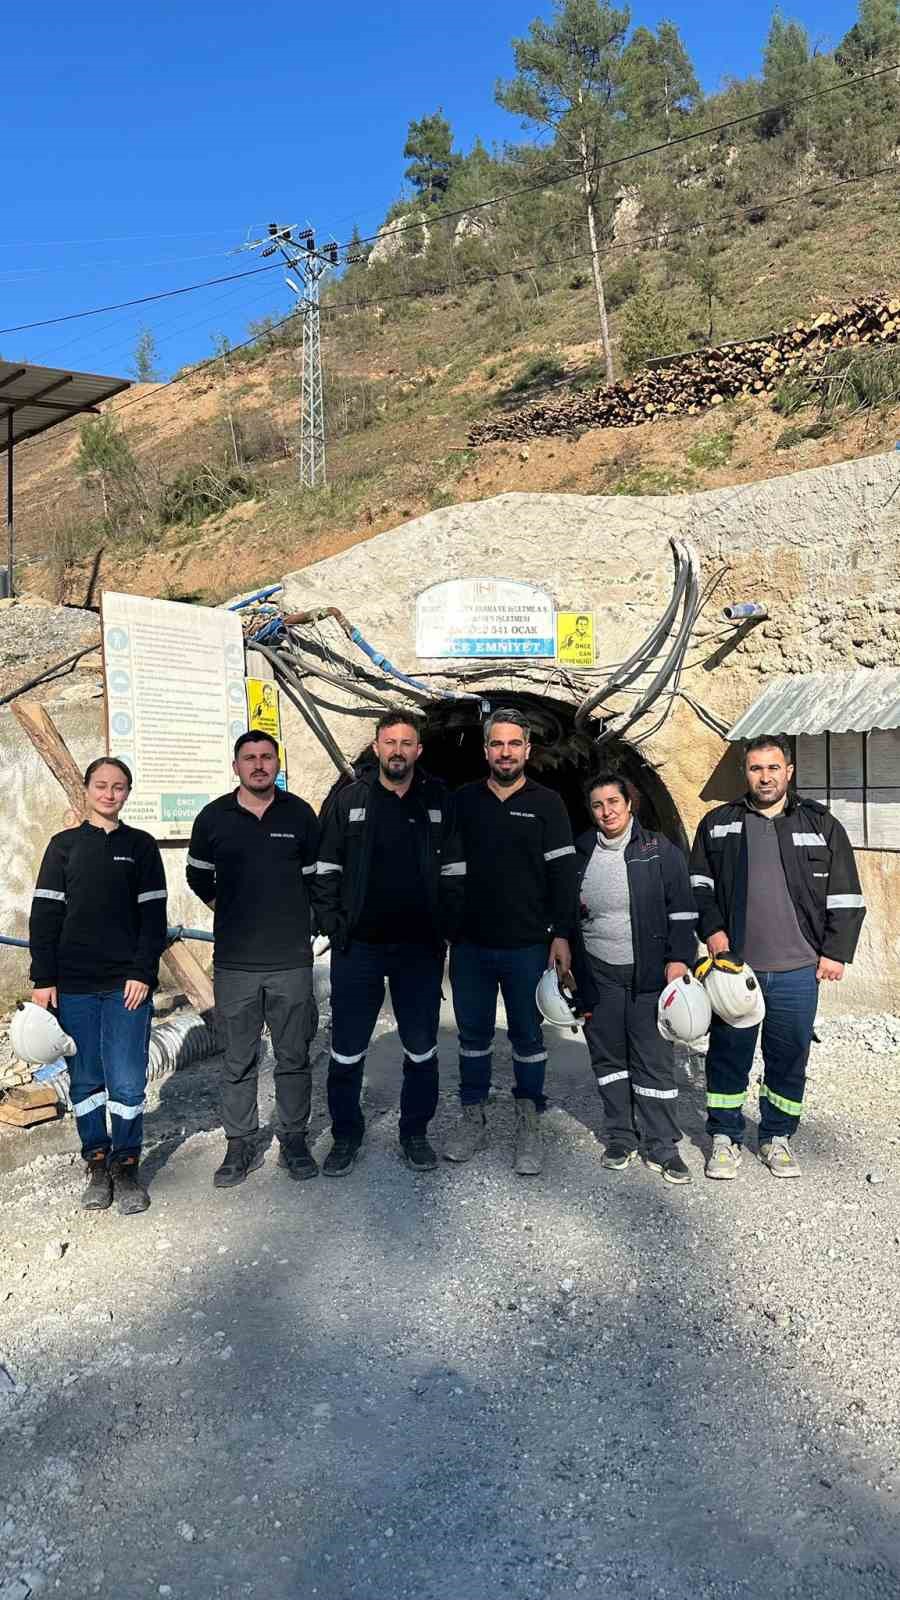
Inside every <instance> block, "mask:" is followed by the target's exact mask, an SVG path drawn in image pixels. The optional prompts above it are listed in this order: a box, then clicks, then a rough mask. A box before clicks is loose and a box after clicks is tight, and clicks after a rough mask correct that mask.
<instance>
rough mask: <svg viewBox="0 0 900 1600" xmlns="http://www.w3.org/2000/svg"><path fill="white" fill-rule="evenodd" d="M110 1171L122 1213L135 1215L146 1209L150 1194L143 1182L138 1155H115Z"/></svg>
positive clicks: (129, 1215) (128, 1215)
mask: <svg viewBox="0 0 900 1600" xmlns="http://www.w3.org/2000/svg"><path fill="white" fill-rule="evenodd" d="M109 1171H110V1176H111V1178H112V1181H113V1187H114V1189H115V1191H116V1203H117V1205H118V1208H119V1211H120V1213H121V1215H122V1216H123V1217H134V1216H136V1215H137V1213H138V1212H139V1211H146V1210H147V1207H148V1206H149V1204H150V1196H149V1194H148V1193H147V1191H146V1189H145V1188H144V1185H143V1184H142V1183H141V1179H140V1169H139V1166H138V1157H137V1156H113V1158H112V1160H111V1161H110V1163H109Z"/></svg>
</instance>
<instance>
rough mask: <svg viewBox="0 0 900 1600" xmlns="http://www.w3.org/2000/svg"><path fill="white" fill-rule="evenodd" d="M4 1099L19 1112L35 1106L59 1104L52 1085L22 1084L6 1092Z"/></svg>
mask: <svg viewBox="0 0 900 1600" xmlns="http://www.w3.org/2000/svg"><path fill="white" fill-rule="evenodd" d="M6 1099H7V1101H8V1103H9V1104H11V1105H14V1106H17V1107H18V1109H19V1110H20V1111H27V1110H28V1109H29V1108H31V1107H35V1106H55V1105H58V1104H59V1096H58V1095H57V1093H56V1090H55V1089H54V1087H53V1085H52V1083H22V1084H19V1085H18V1087H17V1088H15V1089H9V1090H7V1094H6Z"/></svg>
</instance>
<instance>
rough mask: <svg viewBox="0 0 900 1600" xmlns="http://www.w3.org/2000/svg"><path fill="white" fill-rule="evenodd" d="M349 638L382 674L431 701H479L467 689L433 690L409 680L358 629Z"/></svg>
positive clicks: (413, 679) (407, 675)
mask: <svg viewBox="0 0 900 1600" xmlns="http://www.w3.org/2000/svg"><path fill="white" fill-rule="evenodd" d="M350 638H351V640H352V641H353V643H354V644H355V645H358V646H359V648H360V650H362V651H363V652H364V654H365V655H367V656H368V657H369V660H370V661H374V663H375V665H376V667H380V668H381V671H382V672H385V673H387V674H388V675H389V676H390V677H392V678H397V679H398V680H399V681H400V683H408V684H409V685H410V688H412V689H420V690H422V691H423V692H424V693H425V694H427V695H430V696H431V698H432V699H436V700H479V701H480V699H481V696H480V695H477V694H473V693H472V691H471V690H468V689H460V690H456V689H435V688H434V686H433V685H432V684H430V683H424V682H423V680H422V679H421V678H411V677H410V675H409V673H408V672H401V671H400V668H399V667H395V666H394V663H393V662H392V661H389V660H388V658H387V656H385V655H382V653H381V651H380V650H376V649H375V646H374V645H371V644H369V643H368V641H367V640H366V639H364V638H363V636H362V634H361V633H360V631H359V629H358V628H351V629H350Z"/></svg>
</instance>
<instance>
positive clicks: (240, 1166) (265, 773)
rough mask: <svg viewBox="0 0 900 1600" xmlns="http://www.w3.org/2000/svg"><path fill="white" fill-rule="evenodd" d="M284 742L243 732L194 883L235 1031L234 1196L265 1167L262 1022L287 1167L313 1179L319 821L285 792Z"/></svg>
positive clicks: (198, 849)
mask: <svg viewBox="0 0 900 1600" xmlns="http://www.w3.org/2000/svg"><path fill="white" fill-rule="evenodd" d="M278 766H279V762H278V745H277V743H276V741H275V739H273V737H272V735H271V734H269V733H259V732H251V733H242V734H241V736H240V738H239V739H238V740H237V743H236V744H235V747H234V771H235V775H236V777H237V779H238V787H237V789H235V790H234V792H233V793H232V794H226V795H222V797H221V798H220V799H219V800H213V801H212V802H211V803H210V805H208V806H204V808H203V810H202V811H201V812H200V814H199V816H198V817H197V819H196V821H195V822H194V826H193V830H192V832H191V843H190V847H189V850H188V858H187V879H188V883H189V884H190V886H191V888H192V889H193V891H194V893H195V894H197V895H199V896H200V899H201V900H205V902H206V904H207V905H208V906H214V907H215V921H214V925H213V933H214V936H215V954H214V958H213V959H214V965H215V993H216V1010H217V1012H218V1015H219V1019H220V1022H221V1024H222V1026H223V1028H224V1032H225V1059H224V1063H223V1069H222V1122H223V1124H224V1127H225V1134H226V1138H227V1140H228V1144H227V1147H226V1151H225V1159H224V1161H223V1162H222V1165H221V1166H220V1167H219V1168H218V1170H217V1172H216V1174H215V1176H214V1178H213V1183H214V1184H215V1186H216V1188H219V1189H225V1188H230V1187H231V1185H232V1184H235V1183H243V1181H244V1179H245V1178H246V1176H247V1173H248V1172H252V1171H253V1170H254V1169H255V1168H256V1167H259V1166H261V1165H262V1162H263V1154H262V1151H260V1150H259V1148H258V1142H257V1139H256V1134H257V1132H258V1129H259V1111H258V1107H257V1078H258V1071H257V1049H258V1046H259V1040H260V1035H261V1033H262V1029H263V1024H264V1023H267V1024H268V1026H269V1029H270V1031H271V1034H272V1048H273V1050H274V1052H275V1108H276V1122H277V1131H278V1137H279V1141H280V1143H281V1153H280V1155H279V1166H282V1167H286V1168H287V1170H288V1172H289V1173H290V1176H291V1177H292V1178H298V1179H299V1178H314V1177H315V1176H316V1174H317V1172H318V1170H319V1169H318V1167H317V1166H316V1163H315V1161H314V1160H313V1158H312V1156H311V1155H310V1153H309V1149H308V1147H307V1143H306V1131H307V1128H308V1126H309V1110H310V1099H311V1092H312V1072H311V1069H310V1065H309V1046H310V1041H311V1040H312V1038H313V1036H314V1034H315V1031H316V1027H317V1026H318V1016H317V1013H316V1004H315V999H314V997H313V984H312V948H311V944H310V933H311V919H310V896H311V894H313V893H314V891H315V882H316V878H315V872H316V856H317V853H318V840H319V825H318V823H317V821H316V815H315V812H314V811H313V809H312V807H311V806H309V805H307V803H306V801H305V800H301V799H300V797H299V796H298V795H294V794H289V793H287V792H286V791H285V790H282V789H279V788H277V787H276V784H275V780H276V778H277V777H278Z"/></svg>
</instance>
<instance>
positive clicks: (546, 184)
mask: <svg viewBox="0 0 900 1600" xmlns="http://www.w3.org/2000/svg"><path fill="white" fill-rule="evenodd" d="M898 71H900V62H896V61H895V62H893V63H892V64H891V65H890V66H887V67H877V68H875V69H874V70H873V71H872V72H863V73H860V74H858V76H857V77H855V78H847V79H846V81H845V82H843V83H833V84H830V85H828V86H827V87H826V88H824V89H816V90H814V91H813V92H812V93H810V94H802V95H796V96H794V97H793V98H792V99H790V100H782V101H780V103H779V104H778V105H774V106H760V108H759V110H758V111H745V112H743V113H742V114H741V115H740V116H739V117H729V118H728V119H727V121H725V122H716V123H713V124H711V125H710V126H709V127H707V128H696V129H695V130H694V131H693V132H692V133H679V134H676V135H675V136H674V138H671V139H666V140H661V141H660V142H659V143H658V144H653V145H648V146H647V147H646V149H644V150H632V151H631V153H630V154H629V155H626V156H611V157H610V159H609V160H608V161H598V162H596V163H594V164H593V171H594V172H595V173H597V172H608V171H609V170H610V169H611V168H613V167H621V166H625V165H626V164H627V163H628V162H630V161H641V160H643V158H644V157H645V156H654V155H659V154H660V153H661V152H663V151H667V150H672V149H673V148H674V147H675V146H676V145H682V144H689V143H690V142H691V141H692V140H694V139H704V138H707V137H708V136H709V135H710V134H714V133H725V132H727V130H728V129H729V128H737V127H740V126H741V125H742V124H744V123H747V122H759V121H760V120H761V119H762V118H763V117H769V116H774V115H775V114H776V112H779V111H786V110H787V109H788V107H789V106H802V105H808V104H810V102H811V101H814V100H822V99H824V98H825V96H826V95H830V94H837V93H838V92H843V91H844V90H845V89H853V88H856V86H857V85H858V84H861V83H869V82H871V81H872V79H874V78H884V77H887V76H888V75H889V74H890V73H896V72H898ZM579 177H581V167H580V166H573V167H572V169H571V171H569V172H564V173H561V174H560V175H559V176H558V177H555V178H546V179H544V180H543V181H542V182H539V183H526V184H520V185H519V187H518V188H516V189H509V190H506V191H505V192H504V193H502V194H497V195H493V196H492V197H491V198H490V199H488V200H476V201H474V202H473V203H472V205H468V206H459V207H458V208H457V209H456V210H454V211H439V212H437V213H436V214H435V215H433V216H430V217H425V218H423V219H422V220H421V221H419V222H404V223H398V224H397V225H396V226H394V225H393V224H391V230H390V231H391V235H392V236H393V235H394V234H397V233H407V232H409V231H410V230H411V229H413V228H428V227H431V226H432V224H433V223H436V222H448V221H452V220H453V219H454V218H456V217H465V216H468V215H469V214H470V213H471V212H473V211H483V210H485V208H486V207H488V206H498V205H502V203H503V202H504V201H506V200H516V199H518V197H519V195H522V194H533V193H535V192H536V191H538V190H541V189H552V188H554V187H555V186H556V185H557V184H560V183H570V182H571V181H572V179H573V178H579ZM379 237H380V234H378V233H371V234H367V235H366V236H365V237H364V238H362V239H358V240H356V241H355V243H356V244H372V243H374V242H375V241H377V239H378V238H379ZM342 248H344V249H346V248H347V246H346V245H344V246H343V247H342ZM2 331H3V330H2V329H0V332H2Z"/></svg>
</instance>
